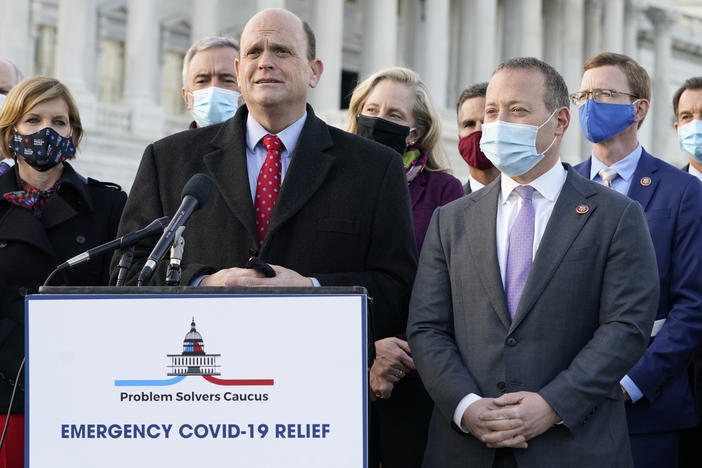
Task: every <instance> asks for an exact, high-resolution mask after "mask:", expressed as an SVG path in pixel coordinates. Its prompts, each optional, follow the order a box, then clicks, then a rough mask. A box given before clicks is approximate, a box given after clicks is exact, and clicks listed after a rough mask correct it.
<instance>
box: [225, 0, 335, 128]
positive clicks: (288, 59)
mask: <svg viewBox="0 0 702 468" xmlns="http://www.w3.org/2000/svg"><path fill="white" fill-rule="evenodd" d="M239 47H240V56H239V59H238V60H236V61H235V62H234V63H235V65H236V72H237V78H238V82H239V86H240V88H241V94H242V96H243V97H244V102H245V103H246V106H247V108H248V109H249V112H250V113H251V115H252V116H253V117H254V118H255V119H256V120H257V121H258V123H260V124H261V125H263V127H264V128H265V129H266V130H268V131H269V132H272V133H277V132H279V131H280V130H282V129H284V128H287V126H288V125H290V124H292V123H293V122H294V121H296V120H298V119H299V118H300V117H302V115H303V114H304V113H305V103H306V102H307V91H308V89H309V88H314V87H315V86H317V83H318V82H319V78H320V76H321V75H322V71H323V65H322V62H321V61H320V60H318V59H315V58H310V57H314V55H315V54H314V50H313V47H314V34H312V31H311V30H310V29H309V26H307V27H306V26H305V23H304V22H303V21H302V20H301V19H300V18H298V17H297V16H295V15H294V14H293V13H291V12H289V11H287V10H283V9H279V8H271V9H268V10H263V11H261V12H260V13H257V14H256V15H254V16H253V17H252V18H251V19H250V20H249V21H248V22H247V23H246V26H244V29H243V30H242V31H241V37H240V38H239Z"/></svg>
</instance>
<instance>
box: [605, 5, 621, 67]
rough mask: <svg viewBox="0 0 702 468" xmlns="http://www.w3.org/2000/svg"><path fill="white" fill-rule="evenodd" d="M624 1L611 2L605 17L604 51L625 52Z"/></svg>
mask: <svg viewBox="0 0 702 468" xmlns="http://www.w3.org/2000/svg"><path fill="white" fill-rule="evenodd" d="M623 24H624V0H609V1H608V2H607V10H606V11H605V15H604V30H603V31H602V32H603V36H604V41H603V42H604V49H605V50H606V51H608V52H617V53H620V54H621V53H622V52H624V33H623V31H622V25H623Z"/></svg>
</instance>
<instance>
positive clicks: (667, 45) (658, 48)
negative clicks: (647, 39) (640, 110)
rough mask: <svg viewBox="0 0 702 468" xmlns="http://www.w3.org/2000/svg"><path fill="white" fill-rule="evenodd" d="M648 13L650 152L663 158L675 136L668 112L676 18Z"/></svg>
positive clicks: (666, 12)
mask: <svg viewBox="0 0 702 468" xmlns="http://www.w3.org/2000/svg"><path fill="white" fill-rule="evenodd" d="M647 14H648V17H649V18H650V19H651V21H652V22H653V24H654V27H655V33H654V34H655V65H654V71H653V99H652V100H651V111H649V117H648V118H649V119H651V120H652V121H651V122H650V123H649V125H650V126H652V128H653V139H652V141H651V144H652V146H651V152H652V153H653V154H654V155H658V156H665V152H666V151H667V149H668V138H669V137H670V136H671V135H672V134H673V133H674V132H673V130H672V129H673V126H672V123H671V118H672V114H671V110H670V98H671V93H670V65H671V56H672V53H673V39H672V37H671V29H672V26H673V23H674V22H675V20H676V19H677V15H675V14H674V13H673V12H672V11H669V10H666V9H663V8H657V7H650V8H649V9H648V11H647ZM651 113H652V114H653V115H651Z"/></svg>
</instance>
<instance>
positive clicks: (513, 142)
mask: <svg viewBox="0 0 702 468" xmlns="http://www.w3.org/2000/svg"><path fill="white" fill-rule="evenodd" d="M556 110H558V109H556ZM556 110H554V111H553V113H552V114H551V115H550V116H549V118H548V119H546V122H544V123H542V124H541V125H539V126H538V127H537V126H536V125H525V124H515V123H509V122H503V121H501V120H498V121H496V122H490V123H484V124H483V136H482V137H481V138H480V151H482V152H483V153H484V154H485V156H487V158H488V159H489V160H490V162H491V163H492V164H494V165H495V167H496V168H498V169H499V170H500V172H502V173H503V174H505V175H507V176H509V177H516V176H520V175H522V174H525V173H527V172H528V171H530V170H531V169H532V168H533V167H534V166H536V164H538V162H539V161H541V160H542V159H543V157H544V153H546V152H547V151H548V150H549V149H551V146H553V144H554V143H555V142H556V137H555V136H554V137H553V141H552V142H551V144H550V145H548V148H546V149H545V150H544V151H543V152H541V153H538V152H537V150H536V136H537V135H538V134H539V129H540V128H541V127H543V126H544V125H546V124H547V123H548V121H549V120H551V119H552V118H553V116H554V114H555V113H556Z"/></svg>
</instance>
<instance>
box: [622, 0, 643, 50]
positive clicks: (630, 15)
mask: <svg viewBox="0 0 702 468" xmlns="http://www.w3.org/2000/svg"><path fill="white" fill-rule="evenodd" d="M641 12H642V8H641V6H640V5H639V2H638V1H637V0H629V2H628V4H627V9H626V14H625V15H624V53H625V54H626V55H628V56H629V57H631V58H633V59H634V60H636V59H637V57H638V52H639V20H640V18H641V14H642V13H641Z"/></svg>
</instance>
